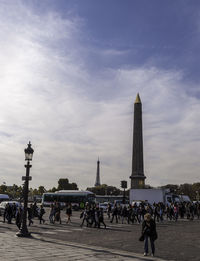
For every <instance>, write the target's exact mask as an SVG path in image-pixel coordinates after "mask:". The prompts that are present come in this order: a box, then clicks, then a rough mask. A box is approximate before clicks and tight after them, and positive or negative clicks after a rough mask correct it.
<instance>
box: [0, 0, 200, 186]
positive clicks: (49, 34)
mask: <svg viewBox="0 0 200 261" xmlns="http://www.w3.org/2000/svg"><path fill="white" fill-rule="evenodd" d="M0 49H1V51H0V90H1V95H0V97H1V98H0V99H1V102H0V153H1V157H0V184H2V183H3V182H6V184H8V185H12V184H13V183H15V184H18V185H21V184H22V181H21V176H23V175H25V168H24V148H25V147H26V145H27V143H28V142H29V140H30V141H31V142H32V145H33V148H34V150H35V152H34V157H33V162H32V165H33V167H32V169H31V176H32V178H33V179H32V181H31V187H38V186H39V185H43V186H45V187H46V188H51V187H53V186H56V185H57V180H58V179H59V178H61V177H62V178H65V177H67V178H69V180H70V182H76V183H77V184H78V186H79V188H81V189H85V188H86V187H88V186H93V185H94V182H95V176H96V162H97V159H98V157H99V158H100V161H101V182H102V183H106V184H108V185H114V186H117V187H119V186H120V181H121V180H122V179H125V180H127V181H129V176H130V174H131V157H132V155H131V154H132V131H133V104H134V100H135V97H136V94H137V93H138V92H139V93H140V97H141V100H142V105H143V136H144V166H145V175H146V176H147V180H146V183H147V184H151V185H153V186H159V185H165V184H168V183H173V184H181V183H186V182H188V183H193V182H199V170H200V160H199V159H200V120H199V119H200V103H199V99H200V87H199V84H200V74H199V68H200V2H199V1H198V0H188V1H187V0H185V1H182V0H177V1H171V0H166V1H160V0H151V1H145V0H109V1H108V0H101V1H100V0H84V1H83V0H59V1H57V0H43V1H41V0H26V1H25V0H24V1H18V0H16V1H12V0H0Z"/></svg>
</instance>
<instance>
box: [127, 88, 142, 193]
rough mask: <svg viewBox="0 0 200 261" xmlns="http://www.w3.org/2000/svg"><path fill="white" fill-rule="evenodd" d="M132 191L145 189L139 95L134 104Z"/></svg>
mask: <svg viewBox="0 0 200 261" xmlns="http://www.w3.org/2000/svg"><path fill="white" fill-rule="evenodd" d="M130 179H131V189H138V188H141V189H142V188H145V179H146V177H145V175H144V163H143V135H142V103H141V100H140V96H139V93H138V94H137V96H136V99H135V103H134V124H133V152H132V173H131V176H130Z"/></svg>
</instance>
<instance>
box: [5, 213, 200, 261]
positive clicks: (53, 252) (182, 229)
mask: <svg viewBox="0 0 200 261" xmlns="http://www.w3.org/2000/svg"><path fill="white" fill-rule="evenodd" d="M48 211H49V209H46V214H45V219H46V222H45V224H44V225H43V224H41V225H40V224H39V221H38V220H37V219H34V225H33V226H31V227H28V228H29V231H30V232H31V233H32V238H31V239H19V238H17V237H15V233H16V232H17V231H18V230H17V227H16V225H15V224H11V225H9V224H7V223H2V222H0V234H1V253H4V258H3V259H2V260H11V259H12V260H55V257H56V256H57V257H58V258H57V259H58V260H100V259H101V260H110V261H111V260H113V259H115V260H116V261H118V260H151V258H149V257H148V258H144V257H143V242H139V241H138V238H139V236H140V233H141V225H140V224H133V225H129V224H121V222H120V223H118V224H116V223H112V224H111V223H110V222H109V220H108V219H107V217H106V218H105V223H106V224H107V228H106V229H104V228H101V229H97V228H87V227H85V226H84V227H82V228H81V227H80V224H81V221H82V220H81V219H80V212H73V216H72V223H70V224H66V217H65V214H64V211H63V213H62V224H49V221H48ZM0 220H1V218H0ZM157 231H158V237H159V238H158V240H157V241H156V259H157V260H159V259H163V260H181V261H186V260H187V261H188V260H196V261H197V260H199V256H200V237H199V235H200V220H194V221H188V220H186V219H184V220H179V221H178V222H174V221H164V222H163V223H157ZM20 249H21V250H20ZM18 255H21V257H20V256H19V257H20V258H19V259H17V258H18ZM1 257H2V254H1ZM9 257H10V259H9ZM13 258H14V259H13ZM51 258H52V259H51ZM154 260H155V259H154Z"/></svg>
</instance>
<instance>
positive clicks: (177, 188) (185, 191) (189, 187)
mask: <svg viewBox="0 0 200 261" xmlns="http://www.w3.org/2000/svg"><path fill="white" fill-rule="evenodd" d="M162 188H169V189H170V191H171V192H173V193H175V194H177V195H187V196H189V197H190V199H191V200H197V197H198V194H200V183H199V182H198V183H194V184H187V183H185V184H181V185H173V184H168V185H165V186H162Z"/></svg>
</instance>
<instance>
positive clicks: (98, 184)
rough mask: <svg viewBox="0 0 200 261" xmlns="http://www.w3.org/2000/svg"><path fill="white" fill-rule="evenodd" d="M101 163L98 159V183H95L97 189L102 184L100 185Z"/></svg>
mask: <svg viewBox="0 0 200 261" xmlns="http://www.w3.org/2000/svg"><path fill="white" fill-rule="evenodd" d="M99 165H100V161H99V159H98V161H97V175H96V182H95V185H94V186H95V187H97V186H100V185H101V183H100V166H99Z"/></svg>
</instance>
